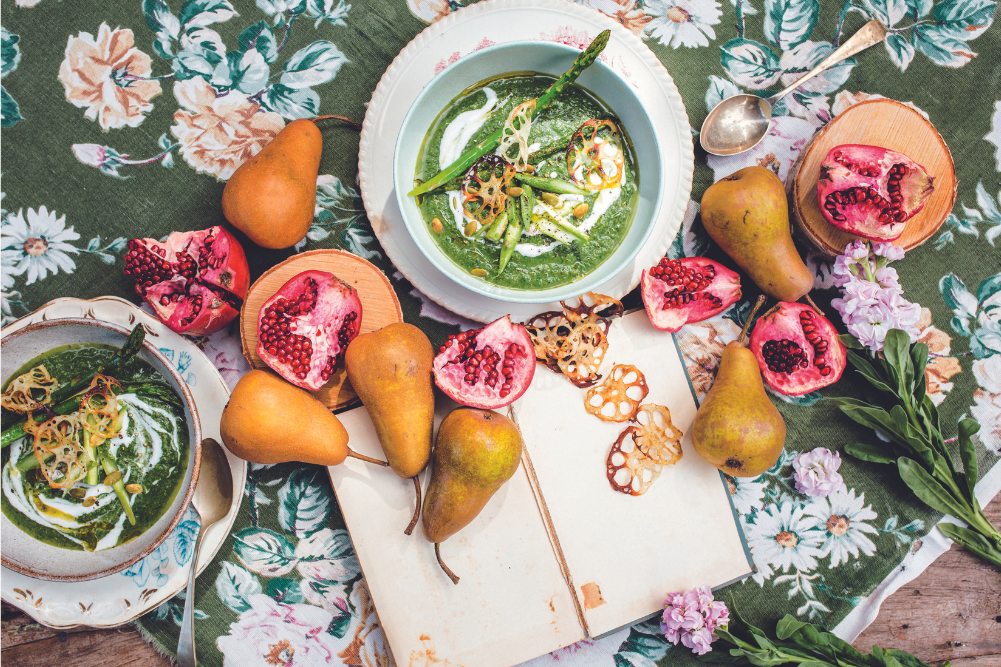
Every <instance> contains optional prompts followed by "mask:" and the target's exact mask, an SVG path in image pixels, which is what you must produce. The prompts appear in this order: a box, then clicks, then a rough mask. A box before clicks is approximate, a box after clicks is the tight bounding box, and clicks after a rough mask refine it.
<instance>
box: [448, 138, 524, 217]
mask: <svg viewBox="0 0 1001 667" xmlns="http://www.w3.org/2000/svg"><path fill="white" fill-rule="evenodd" d="M514 174H515V170H514V166H513V165H511V164H510V163H509V162H508V161H507V160H505V159H504V158H502V157H501V156H499V155H484V156H483V157H481V158H480V159H479V160H477V161H476V162H474V163H473V166H472V167H470V168H469V171H467V172H466V175H465V176H464V177H463V179H462V188H461V190H462V197H463V205H462V213H463V215H464V216H465V217H466V218H467V219H469V220H474V221H476V222H478V223H479V224H480V225H483V226H486V225H489V224H490V223H491V222H493V221H494V218H496V217H497V216H498V215H500V212H501V211H503V210H504V208H505V206H506V205H507V187H508V185H510V183H511V179H512V178H513V177H514Z"/></svg>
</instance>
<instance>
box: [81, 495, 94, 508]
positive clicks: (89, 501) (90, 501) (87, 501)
mask: <svg viewBox="0 0 1001 667" xmlns="http://www.w3.org/2000/svg"><path fill="white" fill-rule="evenodd" d="M96 502H97V498H95V497H94V496H90V497H89V498H84V499H83V506H84V507H90V506H91V505H93V504H94V503H96Z"/></svg>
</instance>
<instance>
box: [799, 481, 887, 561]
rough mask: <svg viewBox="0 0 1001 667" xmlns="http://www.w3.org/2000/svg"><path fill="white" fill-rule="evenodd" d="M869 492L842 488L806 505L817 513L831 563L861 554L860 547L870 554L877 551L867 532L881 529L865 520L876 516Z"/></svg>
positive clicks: (872, 533)
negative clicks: (866, 494) (866, 505)
mask: <svg viewBox="0 0 1001 667" xmlns="http://www.w3.org/2000/svg"><path fill="white" fill-rule="evenodd" d="M864 505H865V494H864V493H863V494H861V495H859V496H858V498H856V497H855V489H852V490H851V491H848V492H847V493H846V492H845V490H844V488H842V489H841V490H840V491H838V492H837V493H832V494H831V495H830V496H828V497H826V498H814V499H813V500H812V501H811V502H810V504H808V505H807V506H806V513H807V514H808V515H810V516H813V517H816V518H817V522H818V523H819V524H820V527H821V530H823V531H824V535H825V537H826V539H825V540H824V543H823V544H821V545H820V550H821V552H822V553H823V555H824V556H827V555H830V556H831V567H832V568H834V567H837V566H838V565H840V564H841V563H847V562H848V561H849V560H850V559H849V556H851V557H853V558H858V557H859V551H861V552H862V553H863V554H865V555H866V556H872V555H873V554H874V553H876V545H875V544H873V543H872V540H870V539H869V538H868V537H867V536H866V533H869V534H871V535H875V534H877V533H878V532H879V531H878V530H877V529H876V528H874V527H872V526H870V525H869V524H867V523H865V522H866V521H871V520H873V519H875V518H876V513H875V512H873V511H872V506H871V505H870V506H868V507H865V506H864Z"/></svg>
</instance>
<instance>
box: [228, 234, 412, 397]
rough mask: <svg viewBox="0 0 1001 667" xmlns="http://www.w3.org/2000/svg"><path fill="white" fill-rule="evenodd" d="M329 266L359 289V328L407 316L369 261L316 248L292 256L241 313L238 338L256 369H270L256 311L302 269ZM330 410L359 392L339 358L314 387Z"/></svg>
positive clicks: (258, 286) (253, 291)
mask: <svg viewBox="0 0 1001 667" xmlns="http://www.w3.org/2000/svg"><path fill="white" fill-rule="evenodd" d="M311 270H318V271H327V272H329V273H332V274H334V275H335V276H337V278H339V279H340V280H342V281H343V282H345V283H347V284H348V285H351V287H354V288H355V289H356V290H358V297H359V298H360V299H361V312H362V315H361V333H369V332H372V331H377V330H378V329H381V328H383V327H384V326H386V325H388V324H392V323H393V322H402V321H403V311H402V310H401V309H400V301H399V299H397V298H396V292H395V291H394V290H393V287H392V285H390V284H389V279H388V278H386V276H385V274H384V273H383V272H382V271H380V270H379V268H378V267H376V266H375V265H374V264H372V263H371V262H368V261H366V260H364V259H362V258H361V257H358V256H357V255H352V254H351V253H349V252H345V251H343V250H312V251H310V252H304V253H301V254H299V255H295V256H293V257H290V258H288V259H287V260H285V261H284V262H282V263H281V264H278V265H276V266H273V267H272V268H270V269H268V271H266V272H265V273H264V275H262V276H261V277H260V278H258V279H257V281H256V282H255V283H254V284H253V285H251V286H250V291H249V292H248V293H247V298H246V300H245V301H244V302H243V309H242V311H241V312H240V339H241V341H242V343H243V356H245V357H246V358H247V361H249V362H250V365H251V366H253V367H254V368H267V367H268V366H267V364H265V363H264V361H263V360H261V358H260V357H259V356H257V315H258V313H259V312H260V310H261V306H263V305H264V302H265V301H267V300H268V299H270V298H271V297H272V296H274V294H275V292H277V291H278V290H279V289H281V287H282V285H284V284H285V283H287V282H288V281H289V280H291V279H292V278H293V277H294V276H296V275H298V274H300V273H302V272H303V271H311ZM315 394H316V397H317V398H319V399H320V400H321V401H323V403H324V404H325V405H327V407H329V408H330V409H331V410H334V411H337V410H341V409H343V408H347V407H351V406H353V405H356V404H357V402H358V397H357V395H355V392H354V390H352V389H351V384H350V383H349V382H348V376H347V373H346V372H345V370H344V364H343V363H340V364H338V366H337V370H335V371H334V374H333V375H332V376H331V378H330V381H329V382H327V384H326V385H324V386H323V388H322V389H320V390H319V391H317V392H315Z"/></svg>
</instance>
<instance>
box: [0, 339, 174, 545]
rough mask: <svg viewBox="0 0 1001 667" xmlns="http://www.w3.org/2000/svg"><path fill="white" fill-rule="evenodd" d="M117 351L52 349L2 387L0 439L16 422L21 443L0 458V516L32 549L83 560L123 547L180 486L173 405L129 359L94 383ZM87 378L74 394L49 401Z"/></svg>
mask: <svg viewBox="0 0 1001 667" xmlns="http://www.w3.org/2000/svg"><path fill="white" fill-rule="evenodd" d="M117 351H118V348H115V347H111V346H106V345H98V344H82V345H66V346H63V347H59V348H56V349H54V350H50V351H49V352H46V353H45V354H43V355H41V356H39V357H37V358H35V359H32V360H31V361H29V362H28V363H27V364H25V365H24V366H23V367H22V368H20V369H18V370H17V371H16V372H15V373H14V374H13V375H12V376H11V377H10V378H9V379H8V381H7V382H6V384H5V385H4V393H3V408H4V409H3V425H4V429H5V431H6V430H7V429H8V428H10V427H11V425H15V426H16V425H18V424H21V423H22V422H23V423H24V424H25V425H26V426H23V427H22V428H24V430H25V432H26V435H25V436H23V437H20V438H19V439H17V440H15V441H13V442H12V443H11V444H10V445H9V446H7V447H5V448H4V449H3V454H2V464H3V468H2V488H3V495H2V497H0V508H2V510H3V513H4V515H6V516H7V518H8V519H9V520H10V521H11V522H12V523H14V524H15V525H16V526H17V527H18V528H20V529H21V530H23V531H25V532H26V533H28V534H30V535H32V536H33V537H35V538H36V539H38V540H40V541H42V542H46V543H48V544H52V545H55V546H57V547H62V548H65V549H77V550H87V551H98V550H102V549H109V548H111V547H114V546H117V545H120V544H123V543H125V542H128V541H129V540H132V539H134V538H135V537H137V536H138V535H140V534H141V533H143V532H144V531H146V530H148V529H149V528H150V527H151V526H152V525H153V524H154V523H156V522H157V520H159V519H160V517H161V516H163V514H164V512H166V511H167V509H168V508H169V507H170V505H171V504H172V503H173V501H174V498H175V497H176V496H177V492H178V490H179V488H180V486H181V483H182V481H183V479H184V477H185V473H186V471H187V465H188V448H189V443H188V429H187V425H186V422H185V415H184V409H183V403H182V401H181V398H180V397H179V396H178V395H177V393H176V392H175V391H174V389H173V388H172V387H171V386H170V385H169V384H168V383H167V380H166V378H164V377H163V375H162V374H160V372H159V371H157V370H156V369H155V368H153V367H152V366H151V365H150V364H149V363H147V362H145V361H143V360H142V359H139V358H138V357H132V358H130V359H128V360H127V361H124V362H122V363H121V364H119V365H117V366H116V367H115V370H114V376H113V377H112V376H110V375H102V374H100V373H98V374H95V373H94V371H95V369H98V368H100V367H102V366H103V365H105V364H107V363H108V361H109V360H110V359H112V357H113V355H114V354H115V353H116V352H117ZM91 376H92V377H93V379H92V380H91V382H90V385H89V387H86V386H85V387H84V388H83V390H82V391H80V392H79V393H76V394H75V395H72V396H68V397H66V398H63V399H61V400H55V399H54V398H53V397H54V396H59V395H60V389H64V390H65V389H68V388H69V387H71V386H74V385H77V384H79V383H80V382H81V380H86V378H88V377H91ZM84 384H86V383H85V382H84ZM69 391H73V390H69ZM63 393H67V392H65V391H64V392H63ZM26 416H27V420H26V419H25V417H26Z"/></svg>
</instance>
